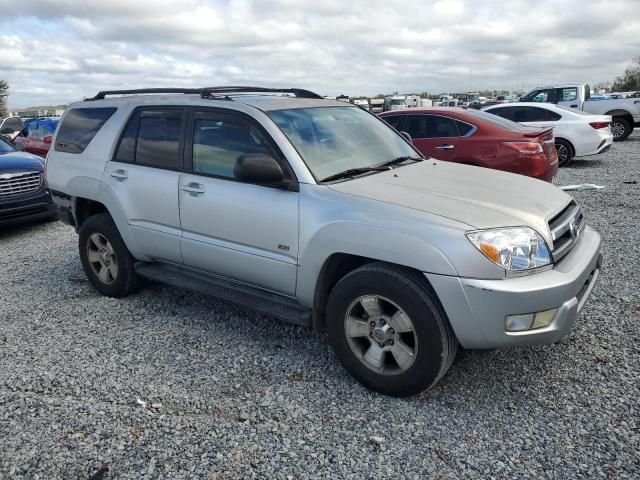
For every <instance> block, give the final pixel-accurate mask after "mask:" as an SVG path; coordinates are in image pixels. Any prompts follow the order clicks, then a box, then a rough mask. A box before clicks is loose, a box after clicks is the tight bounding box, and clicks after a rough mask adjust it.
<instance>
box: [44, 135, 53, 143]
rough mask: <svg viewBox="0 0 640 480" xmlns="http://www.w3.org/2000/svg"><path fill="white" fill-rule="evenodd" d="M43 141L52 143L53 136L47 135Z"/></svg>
mask: <svg viewBox="0 0 640 480" xmlns="http://www.w3.org/2000/svg"><path fill="white" fill-rule="evenodd" d="M42 141H43V142H44V143H51V142H52V141H53V135H46V136H45V137H44V138H43V139H42Z"/></svg>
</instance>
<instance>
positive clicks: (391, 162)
mask: <svg viewBox="0 0 640 480" xmlns="http://www.w3.org/2000/svg"><path fill="white" fill-rule="evenodd" d="M409 160H413V161H414V162H421V161H423V160H424V158H422V157H416V156H411V155H405V156H404V157H396V158H394V159H393V160H389V161H388V162H384V163H381V164H380V165H377V166H378V167H391V166H392V165H398V164H399V163H403V162H406V161H409Z"/></svg>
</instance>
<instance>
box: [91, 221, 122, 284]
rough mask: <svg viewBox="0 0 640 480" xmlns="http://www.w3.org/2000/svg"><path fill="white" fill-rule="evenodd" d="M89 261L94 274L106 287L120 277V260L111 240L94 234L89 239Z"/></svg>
mask: <svg viewBox="0 0 640 480" xmlns="http://www.w3.org/2000/svg"><path fill="white" fill-rule="evenodd" d="M87 260H88V261H89V266H90V267H91V270H92V271H93V273H94V274H95V275H96V277H98V280H100V281H101V282H102V283H104V284H105V285H110V284H112V283H113V282H115V280H116V278H117V277H118V260H117V258H116V254H115V252H114V251H113V247H112V246H111V243H109V240H107V239H106V237H105V236H104V235H102V234H100V233H93V234H91V235H90V236H89V238H88V239H87Z"/></svg>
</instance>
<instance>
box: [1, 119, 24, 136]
mask: <svg viewBox="0 0 640 480" xmlns="http://www.w3.org/2000/svg"><path fill="white" fill-rule="evenodd" d="M5 128H6V129H11V130H13V131H14V132H17V131H19V130H22V121H20V119H19V118H18V117H11V118H7V119H6V120H5V121H4V123H3V124H2V129H3V130H4V129H5Z"/></svg>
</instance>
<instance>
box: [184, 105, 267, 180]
mask: <svg viewBox="0 0 640 480" xmlns="http://www.w3.org/2000/svg"><path fill="white" fill-rule="evenodd" d="M192 153H193V171H194V173H203V174H207V175H214V176H218V177H226V178H235V174H234V168H235V164H236V160H237V159H238V158H239V157H241V156H243V155H249V154H264V155H269V156H273V153H272V151H271V148H270V147H269V144H268V142H267V141H266V139H265V138H264V137H263V135H262V134H261V133H260V132H259V131H258V130H256V129H255V128H252V127H251V126H249V125H248V124H246V123H245V122H243V121H241V120H236V119H233V118H229V117H227V116H219V117H216V116H215V115H211V114H204V113H203V114H196V119H195V122H194V126H193V152H192Z"/></svg>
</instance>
